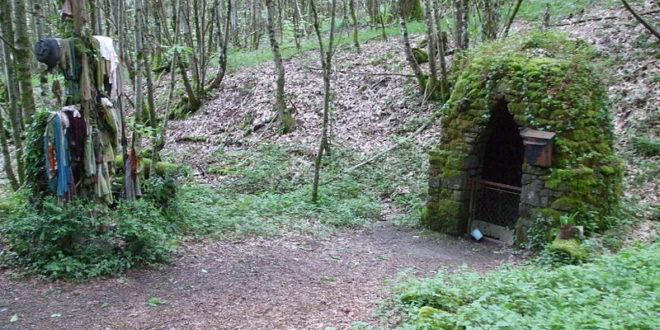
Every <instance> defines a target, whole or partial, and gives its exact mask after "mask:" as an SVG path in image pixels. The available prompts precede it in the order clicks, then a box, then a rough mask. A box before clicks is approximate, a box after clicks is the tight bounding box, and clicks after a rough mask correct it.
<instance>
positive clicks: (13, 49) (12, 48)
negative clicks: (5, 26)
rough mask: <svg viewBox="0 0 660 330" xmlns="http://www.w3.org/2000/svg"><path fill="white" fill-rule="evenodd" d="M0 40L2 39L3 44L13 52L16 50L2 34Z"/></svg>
mask: <svg viewBox="0 0 660 330" xmlns="http://www.w3.org/2000/svg"><path fill="white" fill-rule="evenodd" d="M0 40H2V41H3V42H4V43H5V45H7V46H8V47H9V48H11V50H12V51H14V52H15V51H16V48H15V47H14V45H12V44H10V43H9V41H7V40H6V39H5V38H4V37H3V36H2V35H0Z"/></svg>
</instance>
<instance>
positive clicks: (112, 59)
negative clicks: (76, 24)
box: [94, 36, 120, 100]
mask: <svg viewBox="0 0 660 330" xmlns="http://www.w3.org/2000/svg"><path fill="white" fill-rule="evenodd" d="M94 38H95V39H96V40H98V42H99V48H100V51H101V56H102V57H103V58H104V59H106V61H108V62H109V69H108V72H109V73H110V84H111V85H112V89H111V91H110V98H112V99H113V100H116V99H117V96H118V93H117V89H118V88H120V86H119V84H118V74H119V72H118V70H119V56H118V55H117V51H116V50H115V46H114V43H113V41H112V38H109V37H106V36H94Z"/></svg>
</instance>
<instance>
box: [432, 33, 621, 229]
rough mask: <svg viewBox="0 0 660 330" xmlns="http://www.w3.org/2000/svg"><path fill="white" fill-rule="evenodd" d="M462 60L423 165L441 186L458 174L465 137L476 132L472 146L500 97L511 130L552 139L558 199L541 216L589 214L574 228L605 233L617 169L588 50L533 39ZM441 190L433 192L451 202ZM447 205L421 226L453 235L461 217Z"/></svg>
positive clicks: (546, 37)
mask: <svg viewBox="0 0 660 330" xmlns="http://www.w3.org/2000/svg"><path fill="white" fill-rule="evenodd" d="M462 61H463V62H462V63H461V67H462V69H463V71H462V72H460V73H458V76H457V77H456V81H457V83H456V85H455V87H454V91H453V93H452V95H451V97H450V99H449V101H448V102H449V108H448V109H447V110H446V111H444V113H443V115H444V118H443V120H442V124H441V125H442V129H443V141H444V143H443V144H441V145H440V146H438V148H437V149H436V150H435V151H434V154H433V156H432V159H431V166H432V167H434V168H435V169H437V170H438V172H439V173H440V175H441V179H442V180H443V182H444V181H445V180H446V179H448V178H451V177H455V176H459V175H461V173H462V172H463V171H465V164H466V159H467V157H469V153H470V152H473V150H472V149H473V145H474V143H475V139H468V137H466V132H471V133H476V134H477V138H476V141H479V139H480V138H481V137H482V135H483V134H484V133H485V130H486V125H487V124H488V122H489V120H490V109H489V108H490V107H491V106H492V105H493V104H496V103H497V102H498V101H499V100H501V99H502V98H505V97H506V100H507V102H508V109H509V112H510V113H511V114H512V115H513V116H514V119H515V120H516V122H517V123H518V124H519V125H521V126H522V127H524V128H529V129H537V130H544V131H552V132H556V133H557V137H556V139H555V143H554V152H553V165H552V169H551V172H550V174H549V176H548V177H547V178H546V179H547V181H546V188H550V189H553V190H558V191H561V192H562V194H563V196H562V198H560V199H558V200H557V201H555V203H554V204H553V205H552V207H551V208H550V209H548V210H545V211H543V212H545V213H547V214H548V215H550V216H551V217H552V218H553V219H555V218H558V217H559V216H561V214H564V213H565V212H568V210H570V211H578V212H580V213H581V214H590V216H589V217H584V219H583V221H585V222H588V223H582V225H584V226H585V228H587V230H596V231H602V230H604V229H606V227H607V225H606V223H607V222H606V221H604V220H603V219H605V218H606V217H607V216H609V215H611V214H613V213H614V212H615V211H616V209H617V208H618V203H619V197H620V194H621V191H622V177H623V172H624V167H623V166H622V165H621V162H620V161H619V160H618V159H617V157H616V156H615V155H614V152H613V144H614V134H613V128H612V123H611V122H610V119H609V118H610V114H609V110H608V107H607V105H608V98H607V93H606V90H605V89H604V87H603V85H602V84H601V80H600V76H599V73H598V71H597V70H596V69H595V67H594V66H593V63H595V62H596V60H595V52H594V51H593V49H591V48H590V47H589V46H588V45H587V44H586V43H585V42H582V41H571V40H568V38H567V37H566V35H564V34H559V33H552V32H535V33H532V34H529V35H526V36H518V37H514V38H510V39H507V40H503V41H500V42H495V43H490V44H485V45H483V46H481V47H480V48H479V49H477V50H475V51H473V52H472V53H471V54H469V55H468V56H466V57H465V58H464V59H462ZM445 190H447V189H446V188H443V189H440V190H439V191H437V192H434V193H435V194H436V195H437V196H447V197H446V198H449V199H451V197H449V196H451V194H450V193H446V192H445ZM440 198H443V197H440ZM454 203H458V202H456V201H455V202H454ZM454 203H444V202H443V201H442V200H440V201H439V202H436V203H435V204H434V205H433V207H430V208H429V212H428V216H429V219H428V220H426V221H425V222H426V223H428V224H429V225H430V226H431V227H435V228H442V230H456V228H459V227H460V225H459V223H461V222H463V221H465V219H464V218H462V217H465V216H466V215H465V214H464V213H463V212H461V211H459V210H461V207H460V206H459V205H456V204H454ZM549 210H553V212H550V211H549ZM550 213H552V214H550ZM432 222H438V224H435V225H434V224H432ZM452 223H453V225H452Z"/></svg>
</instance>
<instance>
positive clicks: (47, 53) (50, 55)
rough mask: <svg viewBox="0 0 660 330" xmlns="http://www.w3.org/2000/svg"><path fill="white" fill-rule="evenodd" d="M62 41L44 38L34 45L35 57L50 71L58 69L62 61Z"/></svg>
mask: <svg viewBox="0 0 660 330" xmlns="http://www.w3.org/2000/svg"><path fill="white" fill-rule="evenodd" d="M60 47H61V44H60V40H59V39H56V38H44V39H40V40H39V41H37V43H35V44H34V56H35V57H36V58H37V61H39V62H41V63H44V64H46V65H47V66H48V70H51V69H52V68H54V67H56V66H57V64H58V63H59V61H60V57H61V55H60V53H61V52H60Z"/></svg>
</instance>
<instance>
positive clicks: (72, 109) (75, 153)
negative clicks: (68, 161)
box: [62, 105, 87, 162]
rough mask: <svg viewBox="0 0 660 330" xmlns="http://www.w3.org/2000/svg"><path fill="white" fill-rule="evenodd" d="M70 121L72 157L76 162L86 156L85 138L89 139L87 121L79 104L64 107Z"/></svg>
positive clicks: (68, 135)
mask: <svg viewBox="0 0 660 330" xmlns="http://www.w3.org/2000/svg"><path fill="white" fill-rule="evenodd" d="M62 112H64V114H66V116H67V119H68V121H69V125H70V127H69V129H68V130H67V137H68V139H69V144H70V146H71V158H72V159H73V161H75V162H80V161H82V159H83V157H84V149H85V140H86V139H87V123H86V122H85V118H83V116H82V115H81V114H80V106H79V105H69V106H66V107H63V108H62Z"/></svg>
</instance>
